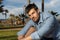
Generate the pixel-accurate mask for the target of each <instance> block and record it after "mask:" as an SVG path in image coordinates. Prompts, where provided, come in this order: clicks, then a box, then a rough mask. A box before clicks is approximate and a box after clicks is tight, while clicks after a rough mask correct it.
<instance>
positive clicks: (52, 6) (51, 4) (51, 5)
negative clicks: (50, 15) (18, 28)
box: [0, 0, 60, 19]
mask: <svg viewBox="0 0 60 40" xmlns="http://www.w3.org/2000/svg"><path fill="white" fill-rule="evenodd" d="M33 2H34V3H35V4H36V5H37V6H38V7H39V9H41V2H42V0H31V3H33ZM44 2H45V7H44V8H45V11H51V10H53V11H57V12H58V13H60V11H59V10H60V0H44ZM3 4H4V9H8V10H9V13H8V14H7V18H8V17H9V14H14V15H18V14H21V13H23V7H24V5H27V4H28V2H27V0H4V1H3ZM4 18H5V17H4V15H2V14H0V19H4Z"/></svg>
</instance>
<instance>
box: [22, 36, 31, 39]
mask: <svg viewBox="0 0 60 40" xmlns="http://www.w3.org/2000/svg"><path fill="white" fill-rule="evenodd" d="M21 40H32V38H31V36H28V37H26V38H23V39H21Z"/></svg>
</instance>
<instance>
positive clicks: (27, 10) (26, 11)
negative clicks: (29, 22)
mask: <svg viewBox="0 0 60 40" xmlns="http://www.w3.org/2000/svg"><path fill="white" fill-rule="evenodd" d="M32 8H34V9H35V10H37V9H38V7H37V6H36V5H35V4H34V3H32V4H29V5H27V6H26V8H25V13H28V12H29V11H30V10H31V9H32Z"/></svg>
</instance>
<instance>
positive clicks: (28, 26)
mask: <svg viewBox="0 0 60 40" xmlns="http://www.w3.org/2000/svg"><path fill="white" fill-rule="evenodd" d="M31 26H32V21H31V20H30V21H29V22H28V23H27V24H26V25H25V26H24V28H23V29H22V30H20V31H19V32H18V33H17V35H18V36H20V35H25V34H26V32H27V31H28V29H29V28H30V27H31Z"/></svg>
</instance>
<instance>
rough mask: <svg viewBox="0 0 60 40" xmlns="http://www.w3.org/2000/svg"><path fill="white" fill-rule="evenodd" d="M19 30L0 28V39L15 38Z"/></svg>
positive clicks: (15, 39) (14, 39) (10, 39)
mask: <svg viewBox="0 0 60 40" xmlns="http://www.w3.org/2000/svg"><path fill="white" fill-rule="evenodd" d="M18 31H19V30H6V31H5V30H0V40H17V35H16V33H17V32H18Z"/></svg>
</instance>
